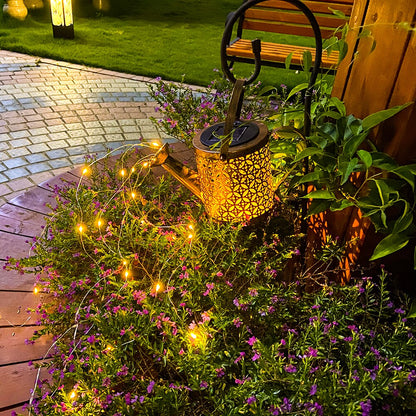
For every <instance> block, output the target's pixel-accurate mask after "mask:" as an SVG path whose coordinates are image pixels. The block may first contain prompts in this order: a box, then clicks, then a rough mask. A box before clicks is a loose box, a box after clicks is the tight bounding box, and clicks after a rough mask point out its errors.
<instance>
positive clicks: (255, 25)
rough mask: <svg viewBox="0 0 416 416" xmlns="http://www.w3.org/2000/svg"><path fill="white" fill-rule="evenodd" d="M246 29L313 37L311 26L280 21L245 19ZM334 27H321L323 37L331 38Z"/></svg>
mask: <svg viewBox="0 0 416 416" xmlns="http://www.w3.org/2000/svg"><path fill="white" fill-rule="evenodd" d="M243 27H244V29H247V30H257V31H263V32H271V33H287V34H289V35H297V36H309V37H313V36H314V33H313V29H312V27H311V26H288V25H285V24H283V23H280V22H273V23H272V22H269V23H265V22H257V21H253V20H245V21H244V25H243ZM333 32H334V31H333V30H332V29H325V28H321V34H322V38H323V39H325V38H329V37H331V36H332V35H333V34H334V33H333Z"/></svg>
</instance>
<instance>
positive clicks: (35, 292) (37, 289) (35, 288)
mask: <svg viewBox="0 0 416 416" xmlns="http://www.w3.org/2000/svg"><path fill="white" fill-rule="evenodd" d="M38 293H39V288H38V287H36V286H35V287H34V288H33V294H34V295H37V294H38Z"/></svg>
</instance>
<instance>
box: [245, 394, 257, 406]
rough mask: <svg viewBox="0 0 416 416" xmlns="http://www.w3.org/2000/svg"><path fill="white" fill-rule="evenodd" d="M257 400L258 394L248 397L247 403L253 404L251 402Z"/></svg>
mask: <svg viewBox="0 0 416 416" xmlns="http://www.w3.org/2000/svg"><path fill="white" fill-rule="evenodd" d="M256 400H257V399H256V396H251V397H249V398H248V399H247V404H248V405H251V404H253V403H254V402H255V401H256Z"/></svg>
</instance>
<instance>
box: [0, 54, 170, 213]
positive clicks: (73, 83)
mask: <svg viewBox="0 0 416 416" xmlns="http://www.w3.org/2000/svg"><path fill="white" fill-rule="evenodd" d="M148 82H152V80H151V79H150V78H145V77H140V76H135V75H129V74H123V73H118V72H113V71H107V70H102V69H95V68H87V67H85V66H81V65H74V64H70V63H66V62H57V61H53V60H50V59H43V58H37V57H33V56H28V55H22V54H18V53H14V52H9V51H3V50H0V206H1V205H3V204H4V203H5V202H7V201H9V200H11V199H13V198H14V197H16V196H18V195H20V194H21V193H22V192H24V191H25V190H27V189H29V188H31V187H33V186H35V185H37V184H39V183H40V182H43V181H45V180H47V179H50V178H51V177H53V176H56V175H58V174H60V173H63V172H66V171H68V170H70V169H71V168H73V167H75V166H77V165H79V164H82V163H83V162H84V158H85V156H86V155H88V154H97V155H98V156H102V155H104V154H105V153H106V152H108V151H109V150H115V151H117V149H121V146H124V145H129V144H135V143H138V141H139V140H140V138H144V139H154V138H155V139H160V140H168V139H169V138H168V137H166V136H165V135H163V134H162V133H161V132H160V131H158V130H157V129H156V128H155V127H154V125H153V124H152V122H151V121H150V119H149V117H150V116H151V115H153V114H154V107H155V103H153V102H151V101H150V97H149V94H148V93H147V85H146V84H147V83H148ZM120 151H121V150H120Z"/></svg>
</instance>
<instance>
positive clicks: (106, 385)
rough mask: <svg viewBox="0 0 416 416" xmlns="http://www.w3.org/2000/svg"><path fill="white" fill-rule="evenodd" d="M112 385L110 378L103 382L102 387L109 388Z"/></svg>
mask: <svg viewBox="0 0 416 416" xmlns="http://www.w3.org/2000/svg"><path fill="white" fill-rule="evenodd" d="M110 384H111V380H110V378H109V377H106V378H105V379H104V380H103V382H102V384H101V385H102V386H103V387H109V386H110Z"/></svg>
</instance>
